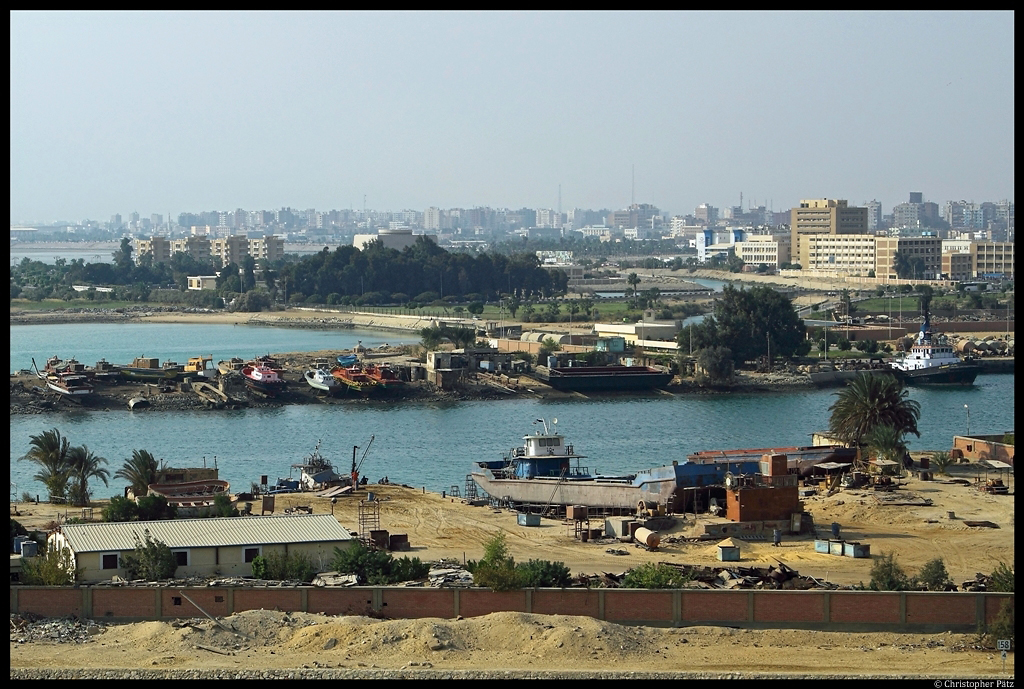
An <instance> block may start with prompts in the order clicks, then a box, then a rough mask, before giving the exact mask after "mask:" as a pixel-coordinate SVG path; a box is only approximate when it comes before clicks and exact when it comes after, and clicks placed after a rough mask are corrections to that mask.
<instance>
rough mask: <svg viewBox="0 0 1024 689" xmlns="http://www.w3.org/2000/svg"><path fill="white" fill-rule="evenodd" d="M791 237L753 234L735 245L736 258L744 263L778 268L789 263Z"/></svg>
mask: <svg viewBox="0 0 1024 689" xmlns="http://www.w3.org/2000/svg"><path fill="white" fill-rule="evenodd" d="M790 243H791V239H790V237H788V236H786V235H784V234H776V235H768V234H752V235H749V236H747V238H746V239H745V240H743V241H742V242H736V244H734V245H733V248H734V250H735V251H736V256H737V257H739V259H740V260H741V261H743V262H744V263H749V264H750V265H753V266H759V265H761V264H762V263H763V264H764V265H766V266H770V267H773V268H778V267H779V266H780V265H782V264H783V263H786V262H787V261H789V255H790Z"/></svg>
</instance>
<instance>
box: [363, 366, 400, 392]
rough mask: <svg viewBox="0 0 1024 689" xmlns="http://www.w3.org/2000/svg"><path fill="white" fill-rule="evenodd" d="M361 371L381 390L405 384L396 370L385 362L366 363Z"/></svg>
mask: <svg viewBox="0 0 1024 689" xmlns="http://www.w3.org/2000/svg"><path fill="white" fill-rule="evenodd" d="M363 371H364V372H365V373H366V375H368V376H369V377H370V380H372V381H374V382H375V383H377V386H378V387H380V388H381V389H382V390H386V389H389V388H390V389H394V388H397V387H401V386H403V385H405V381H404V380H402V379H401V378H399V377H398V371H396V370H395V369H393V368H391V367H390V366H388V365H387V364H385V365H383V366H378V365H377V364H367V365H366V368H364V369H363Z"/></svg>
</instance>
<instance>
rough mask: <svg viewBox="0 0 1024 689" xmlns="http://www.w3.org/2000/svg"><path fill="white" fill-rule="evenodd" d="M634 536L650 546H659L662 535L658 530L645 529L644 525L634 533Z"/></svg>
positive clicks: (638, 540)
mask: <svg viewBox="0 0 1024 689" xmlns="http://www.w3.org/2000/svg"><path fill="white" fill-rule="evenodd" d="M633 538H635V539H636V540H637V542H639V543H643V544H644V545H645V546H647V547H648V548H657V547H658V544H659V543H661V536H660V535H658V533H657V532H655V531H651V530H650V529H645V528H644V527H642V526H641V527H640V528H639V529H637V530H636V533H634V534H633Z"/></svg>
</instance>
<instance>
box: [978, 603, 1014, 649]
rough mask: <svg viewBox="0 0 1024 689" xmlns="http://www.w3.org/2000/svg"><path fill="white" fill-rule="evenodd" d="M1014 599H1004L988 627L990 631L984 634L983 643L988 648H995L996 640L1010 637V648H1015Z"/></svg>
mask: <svg viewBox="0 0 1024 689" xmlns="http://www.w3.org/2000/svg"><path fill="white" fill-rule="evenodd" d="M1013 607H1014V606H1013V599H1010V600H1006V601H1003V604H1002V605H1001V606H999V614H998V615H996V618H995V619H994V620H992V624H990V625H989V627H988V630H987V631H988V633H987V634H985V635H984V638H983V641H982V643H983V644H984V645H985V646H986V647H988V648H995V645H996V641H998V640H1000V639H1009V641H1010V649H1011V650H1012V649H1013V648H1014V643H1013V641H1014V639H1013Z"/></svg>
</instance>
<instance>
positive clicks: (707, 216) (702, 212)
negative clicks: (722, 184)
mask: <svg viewBox="0 0 1024 689" xmlns="http://www.w3.org/2000/svg"><path fill="white" fill-rule="evenodd" d="M693 215H694V217H695V218H697V222H698V223H699V224H701V225H715V224H717V223H718V209H717V208H715V207H714V206H712V205H711V204H709V203H702V204H700V205H699V206H697V208H696V210H695V211H694V212H693Z"/></svg>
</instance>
